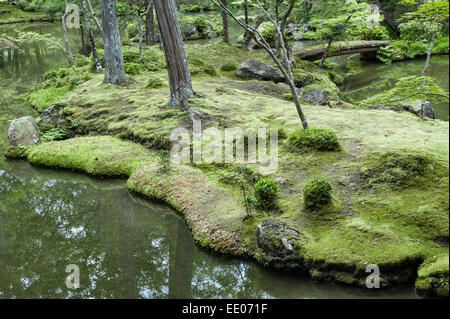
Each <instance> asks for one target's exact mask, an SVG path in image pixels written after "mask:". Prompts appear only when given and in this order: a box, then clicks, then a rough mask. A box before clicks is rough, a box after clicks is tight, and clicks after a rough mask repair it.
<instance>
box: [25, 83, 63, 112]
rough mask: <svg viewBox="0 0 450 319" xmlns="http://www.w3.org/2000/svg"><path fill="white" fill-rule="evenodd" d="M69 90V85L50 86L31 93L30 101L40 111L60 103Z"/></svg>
mask: <svg viewBox="0 0 450 319" xmlns="http://www.w3.org/2000/svg"><path fill="white" fill-rule="evenodd" d="M69 92H70V88H69V87H67V86H64V87H58V88H55V87H48V88H46V89H42V90H39V91H36V92H34V93H31V94H30V96H29V98H28V101H29V102H30V104H31V106H32V107H33V108H34V109H35V110H36V111H38V112H39V113H40V112H43V111H44V110H45V109H47V108H48V107H49V106H51V105H53V104H57V103H60V102H61V101H62V100H64V98H65V97H66V96H67V94H68V93H69Z"/></svg>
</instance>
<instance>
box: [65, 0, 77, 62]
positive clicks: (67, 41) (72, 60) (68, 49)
mask: <svg viewBox="0 0 450 319" xmlns="http://www.w3.org/2000/svg"><path fill="white" fill-rule="evenodd" d="M65 3H66V8H67V1H65ZM66 17H67V11H65V13H64V15H63V16H62V28H63V35H64V42H65V43H66V48H67V55H68V56H69V58H70V61H71V62H72V65H74V64H75V60H74V59H73V54H72V50H71V49H70V44H69V39H68V38H67V27H66Z"/></svg>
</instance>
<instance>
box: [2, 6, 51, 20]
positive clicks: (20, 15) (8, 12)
mask: <svg viewBox="0 0 450 319" xmlns="http://www.w3.org/2000/svg"><path fill="white" fill-rule="evenodd" d="M49 20H50V19H49V17H48V16H47V15H46V14H45V13H43V12H33V11H23V10H20V9H19V8H17V6H15V5H13V4H12V3H10V2H3V1H0V24H10V23H19V22H34V21H49Z"/></svg>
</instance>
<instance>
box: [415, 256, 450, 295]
mask: <svg viewBox="0 0 450 319" xmlns="http://www.w3.org/2000/svg"><path fill="white" fill-rule="evenodd" d="M448 262H449V258H448V253H447V254H442V255H440V256H433V257H430V258H428V259H427V260H426V261H425V262H424V264H423V265H422V266H421V267H420V268H419V271H418V275H419V278H418V279H417V281H416V291H417V293H418V294H420V295H426V296H437V297H448V296H449V279H448V276H449V275H448V273H449V265H448Z"/></svg>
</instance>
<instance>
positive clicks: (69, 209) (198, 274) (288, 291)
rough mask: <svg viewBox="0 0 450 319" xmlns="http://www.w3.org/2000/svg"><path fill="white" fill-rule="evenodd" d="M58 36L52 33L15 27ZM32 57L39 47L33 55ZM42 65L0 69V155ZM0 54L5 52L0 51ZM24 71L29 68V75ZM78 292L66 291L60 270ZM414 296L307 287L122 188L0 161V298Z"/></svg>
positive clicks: (48, 57)
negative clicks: (229, 253) (75, 276)
mask: <svg viewBox="0 0 450 319" xmlns="http://www.w3.org/2000/svg"><path fill="white" fill-rule="evenodd" d="M21 28H23V29H27V28H30V29H32V30H33V31H36V32H41V33H52V34H54V35H57V36H60V34H61V33H60V30H59V25H51V24H33V25H21ZM8 31H11V29H7V28H3V27H2V28H0V34H1V33H3V32H8ZM41 49H42V48H41ZM42 52H43V54H42V59H43V60H42V63H40V64H33V63H32V61H27V60H26V59H27V57H23V59H25V60H21V61H20V63H22V66H23V67H20V68H19V71H18V72H15V71H16V69H14V68H13V66H12V65H10V64H8V63H5V61H7V59H4V60H3V64H2V66H1V68H0V154H3V152H4V150H5V148H6V146H7V143H8V140H7V128H8V120H11V119H14V118H17V117H21V116H24V115H32V116H36V115H37V114H35V113H34V111H33V110H31V108H30V107H29V106H28V105H27V103H26V100H25V98H26V93H27V92H29V91H30V90H31V89H32V88H35V87H36V86H39V82H40V79H41V75H42V74H43V72H45V71H46V70H48V69H49V68H50V67H51V66H54V65H55V64H63V63H64V62H65V61H66V58H65V57H64V55H62V54H61V53H52V52H45V50H42ZM2 54H5V52H2ZM32 66H33V67H32ZM68 265H77V266H78V267H79V269H80V277H81V282H80V288H78V289H68V288H67V287H66V277H67V276H68V273H66V267H67V266H68ZM191 297H192V298H380V297H382V298H415V297H416V296H415V294H414V291H413V288H412V287H411V286H409V287H405V288H399V289H388V290H380V291H374V290H368V289H362V288H353V287H343V286H330V285H327V284H323V283H314V282H313V281H312V280H311V279H309V278H308V276H306V275H303V274H297V273H288V272H280V271H273V270H270V269H266V268H263V267H261V266H259V265H257V264H255V263H253V262H250V261H246V260H240V259H234V258H225V257H223V256H218V255H216V254H213V253H211V252H209V251H205V250H202V249H199V248H198V247H196V246H195V245H194V243H193V241H192V239H191V236H190V235H189V232H188V229H187V227H186V225H185V223H184V221H183V219H182V218H181V217H180V216H179V215H178V214H176V213H175V212H174V211H172V210H171V209H169V208H167V207H165V206H162V205H159V204H156V203H152V202H149V201H146V200H143V199H141V198H139V197H136V196H134V195H132V194H130V193H129V192H128V190H127V188H126V185H125V181H124V180H102V179H95V178H91V177H89V176H85V175H83V174H76V173H72V172H67V171H57V170H50V169H45V168H38V167H34V166H31V165H29V164H28V163H26V162H22V161H7V160H5V159H4V158H3V156H0V298H191Z"/></svg>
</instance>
